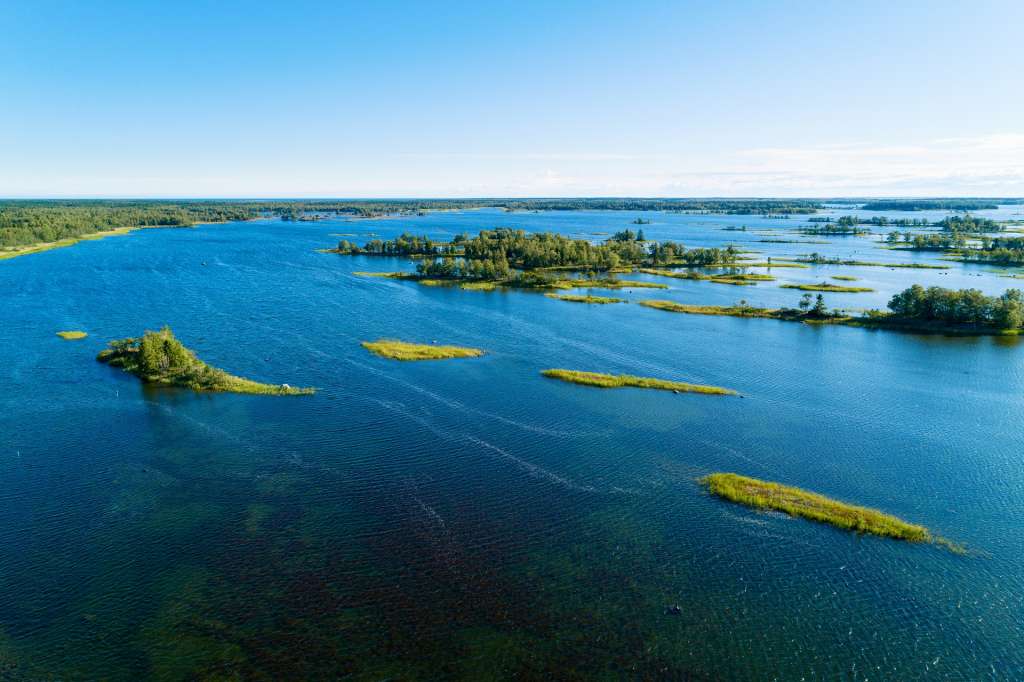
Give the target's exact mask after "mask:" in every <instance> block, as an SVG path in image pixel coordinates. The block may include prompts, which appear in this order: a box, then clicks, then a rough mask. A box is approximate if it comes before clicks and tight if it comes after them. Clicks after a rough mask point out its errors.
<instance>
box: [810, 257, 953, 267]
mask: <svg viewBox="0 0 1024 682" xmlns="http://www.w3.org/2000/svg"><path fill="white" fill-rule="evenodd" d="M799 262H800V263H811V264H813V265H848V266H850V267H859V268H908V269H911V270H949V267H950V266H948V265H933V264H932V263H876V262H874V261H865V260H833V261H821V262H818V261H815V260H812V259H810V258H801V259H800V260H799Z"/></svg>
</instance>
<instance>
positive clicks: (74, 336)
mask: <svg viewBox="0 0 1024 682" xmlns="http://www.w3.org/2000/svg"><path fill="white" fill-rule="evenodd" d="M57 336H59V337H60V338H62V339H64V340H65V341H78V340H79V339H84V338H85V337H87V336H89V335H88V334H86V333H85V332H83V331H78V330H72V331H64V332H57Z"/></svg>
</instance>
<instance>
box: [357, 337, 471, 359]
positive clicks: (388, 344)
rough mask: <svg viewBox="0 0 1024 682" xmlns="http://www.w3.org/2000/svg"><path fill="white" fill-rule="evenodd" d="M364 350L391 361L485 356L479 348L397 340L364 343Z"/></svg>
mask: <svg viewBox="0 0 1024 682" xmlns="http://www.w3.org/2000/svg"><path fill="white" fill-rule="evenodd" d="M362 346H363V348H365V349H366V350H368V351H370V352H371V353H374V354H375V355H379V356H381V357H382V358H389V359H391V360H444V359H447V358H476V357H480V356H481V355H483V354H484V352H483V351H482V350H480V349H479V348H464V347H462V346H438V345H435V344H428V343H409V342H408V341H398V340H396V339H379V340H377V341H363V342H362Z"/></svg>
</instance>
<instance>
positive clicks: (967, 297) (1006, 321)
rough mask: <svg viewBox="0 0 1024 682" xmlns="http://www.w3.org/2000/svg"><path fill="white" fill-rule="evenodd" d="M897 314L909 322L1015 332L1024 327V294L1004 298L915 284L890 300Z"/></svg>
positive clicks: (1012, 293) (1008, 292)
mask: <svg viewBox="0 0 1024 682" xmlns="http://www.w3.org/2000/svg"><path fill="white" fill-rule="evenodd" d="M889 310H891V311H892V313H893V315H894V316H896V317H898V318H902V319H907V320H925V321H938V322H947V323H952V324H962V325H976V326H986V327H996V328H997V329H1005V330H1015V329H1020V328H1021V327H1022V326H1024V295H1022V293H1021V290H1020V289H1008V290H1006V292H1005V293H1003V294H1002V295H1001V296H986V295H985V294H983V293H982V292H981V291H979V290H977V289H959V290H955V289H945V288H943V287H928V288H927V289H926V288H925V287H923V286H921V285H920V284H915V285H913V286H912V287H909V288H907V289H905V290H903V291H902V292H900V293H898V294H896V295H895V296H893V297H892V299H891V300H890V301H889Z"/></svg>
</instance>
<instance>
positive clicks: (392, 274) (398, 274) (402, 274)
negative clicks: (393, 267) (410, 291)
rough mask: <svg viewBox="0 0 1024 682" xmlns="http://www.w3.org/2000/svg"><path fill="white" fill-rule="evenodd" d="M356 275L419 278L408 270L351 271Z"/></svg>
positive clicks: (385, 277)
mask: <svg viewBox="0 0 1024 682" xmlns="http://www.w3.org/2000/svg"><path fill="white" fill-rule="evenodd" d="M352 274H353V275H355V276H356V277H381V278H384V279H419V278H418V277H417V276H416V275H415V274H412V273H409V272H364V271H361V270H357V271H356V272H353V273H352Z"/></svg>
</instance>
